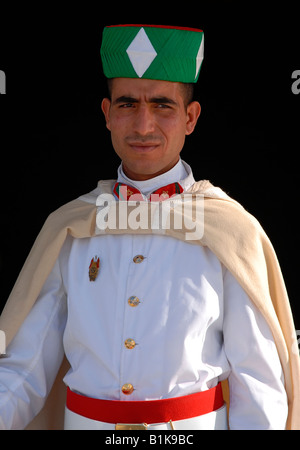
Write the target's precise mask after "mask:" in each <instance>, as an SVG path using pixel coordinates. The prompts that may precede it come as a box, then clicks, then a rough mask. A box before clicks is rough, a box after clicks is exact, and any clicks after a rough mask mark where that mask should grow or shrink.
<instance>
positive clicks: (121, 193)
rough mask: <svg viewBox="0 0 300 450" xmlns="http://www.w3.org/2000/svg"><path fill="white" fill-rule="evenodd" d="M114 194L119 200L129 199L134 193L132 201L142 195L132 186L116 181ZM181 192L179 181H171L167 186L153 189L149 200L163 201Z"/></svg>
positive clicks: (139, 198)
mask: <svg viewBox="0 0 300 450" xmlns="http://www.w3.org/2000/svg"><path fill="white" fill-rule="evenodd" d="M113 192H114V194H115V195H116V196H117V198H118V199H119V200H124V201H129V200H130V198H131V197H132V196H133V195H134V198H133V199H132V200H134V201H142V200H144V197H143V195H142V193H141V191H139V190H138V189H137V188H135V187H133V186H128V185H127V184H124V183H118V182H117V183H116V184H115V186H114V190H113ZM182 192H183V188H182V187H181V186H180V184H179V183H171V184H168V185H167V186H163V187H161V188H159V189H156V191H153V192H152V193H151V195H150V201H156V202H157V201H159V202H161V201H163V200H167V199H168V198H170V197H172V195H175V194H181V193H182Z"/></svg>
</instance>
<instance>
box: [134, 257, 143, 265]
mask: <svg viewBox="0 0 300 450" xmlns="http://www.w3.org/2000/svg"><path fill="white" fill-rule="evenodd" d="M144 259H145V256H143V255H136V256H135V257H134V258H133V262H134V263H135V264H140V263H141V262H143V261H144Z"/></svg>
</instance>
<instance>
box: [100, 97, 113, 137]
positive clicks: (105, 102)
mask: <svg viewBox="0 0 300 450" xmlns="http://www.w3.org/2000/svg"><path fill="white" fill-rule="evenodd" d="M110 103H111V102H110V100H109V98H104V99H103V100H102V102H101V109H102V112H103V114H104V117H105V121H106V127H107V128H108V129H109V130H110V123H109V110H110Z"/></svg>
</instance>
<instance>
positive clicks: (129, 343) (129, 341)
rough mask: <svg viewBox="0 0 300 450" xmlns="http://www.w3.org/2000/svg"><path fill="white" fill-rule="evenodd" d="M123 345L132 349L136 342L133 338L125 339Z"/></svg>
mask: <svg viewBox="0 0 300 450" xmlns="http://www.w3.org/2000/svg"><path fill="white" fill-rule="evenodd" d="M124 344H125V347H126V348H128V350H132V349H133V348H134V347H135V346H136V342H135V340H134V339H130V338H129V339H126V341H125V342H124Z"/></svg>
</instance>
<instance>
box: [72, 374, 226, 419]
mask: <svg viewBox="0 0 300 450" xmlns="http://www.w3.org/2000/svg"><path fill="white" fill-rule="evenodd" d="M66 405H67V408H68V409H69V410H70V411H73V412H74V413H76V414H79V415H81V416H84V417H87V418H89V419H93V420H99V421H100V422H107V423H120V422H124V423H125V422H131V423H138V422H141V423H142V422H146V423H149V424H151V423H161V422H169V421H170V420H172V421H176V420H184V419H190V418H192V417H198V416H202V415H203V414H208V413H210V412H212V411H216V410H217V409H219V408H221V407H222V406H223V405H224V400H223V393H222V387H221V383H219V384H218V385H217V386H216V387H214V388H211V389H209V390H208V391H203V392H198V393H196V394H191V395H185V396H183V397H175V398H167V399H163V400H146V401H119V400H98V399H96V398H90V397H85V396H84V395H80V394H76V393H75V392H72V391H71V390H70V389H69V388H68V390H67V403H66Z"/></svg>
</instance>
